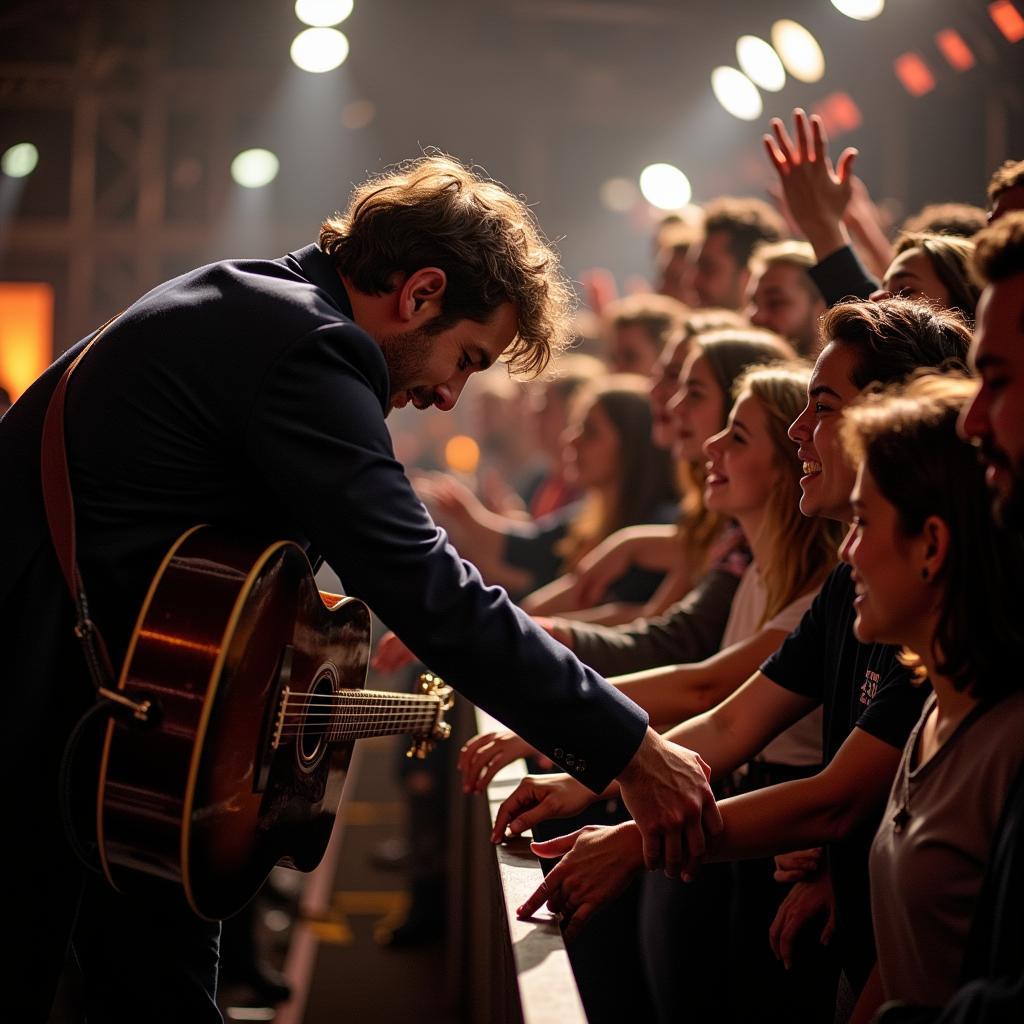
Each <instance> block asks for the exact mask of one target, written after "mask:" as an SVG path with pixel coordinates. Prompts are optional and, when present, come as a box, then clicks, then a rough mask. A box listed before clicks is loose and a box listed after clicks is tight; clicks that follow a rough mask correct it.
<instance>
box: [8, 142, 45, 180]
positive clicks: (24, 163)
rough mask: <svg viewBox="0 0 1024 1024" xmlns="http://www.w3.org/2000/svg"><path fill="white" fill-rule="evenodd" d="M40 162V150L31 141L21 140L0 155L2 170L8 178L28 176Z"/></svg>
mask: <svg viewBox="0 0 1024 1024" xmlns="http://www.w3.org/2000/svg"><path fill="white" fill-rule="evenodd" d="M38 163H39V150H38V149H36V147H35V146H33V145H32V143H31V142H19V143H17V144H16V145H13V146H11V148H10V149H8V150H7V152H6V153H4V155H3V156H2V157H0V171H3V172H4V174H6V175H7V177H8V178H26V177H28V175H30V174H31V173H32V172H33V171H34V170H35V169H36V164H38Z"/></svg>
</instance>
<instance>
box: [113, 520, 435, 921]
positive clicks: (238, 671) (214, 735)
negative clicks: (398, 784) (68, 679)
mask: <svg viewBox="0 0 1024 1024" xmlns="http://www.w3.org/2000/svg"><path fill="white" fill-rule="evenodd" d="M369 650H370V615H369V612H368V610H367V608H366V605H364V604H363V603H362V602H361V601H358V600H355V599H353V598H349V597H337V596H334V595H327V594H321V593H320V591H318V590H317V588H316V584H315V583H314V581H313V575H312V572H311V569H310V565H309V562H308V560H307V559H306V556H305V554H304V552H303V551H302V549H301V548H300V547H298V546H297V545H296V544H294V543H291V542H290V541H280V542H278V543H275V544H272V545H270V546H269V547H261V546H259V545H256V544H252V543H249V542H246V541H245V540H243V539H241V538H237V537H231V536H228V535H226V534H225V533H223V532H221V531H218V530H215V529H214V528H212V527H208V526H199V527H195V528H194V529H192V530H189V531H188V532H187V533H185V534H183V535H182V536H181V537H180V538H179V539H178V541H177V542H176V543H175V544H174V545H173V547H172V548H171V549H170V551H169V552H168V553H167V555H166V557H165V558H164V560H163V562H162V564H161V565H160V568H159V570H158V571H157V573H156V576H155V577H154V579H153V582H152V584H151V586H150V589H149V593H148V594H147V596H146V599H145V601H144V602H143V605H142V609H141V611H140V612H139V617H138V621H137V623H136V627H135V630H134V633H133V634H132V637H131V641H130V644H129V647H128V652H127V656H126V658H125V662H124V668H123V669H122V672H121V676H120V680H119V683H118V692H117V696H118V698H120V700H121V702H122V703H123V704H124V705H125V706H126V707H129V708H131V709H133V710H134V711H135V718H137V719H140V720H141V721H134V720H132V719H131V718H124V717H121V718H118V717H113V718H111V720H110V721H109V722H108V724H107V730H106V736H105V738H104V742H103V752H102V760H101V764H100V773H99V787H98V793H97V803H96V829H97V839H98V847H99V854H100V862H101V864H102V868H103V871H104V873H105V874H106V876H107V879H108V880H109V881H110V883H111V884H112V885H113V886H114V887H115V888H117V889H119V890H130V889H139V888H145V887H146V886H147V885H152V884H153V881H152V880H153V879H154V878H155V879H160V880H163V882H164V883H166V882H171V883H174V884H175V885H178V886H180V887H181V888H182V889H183V890H184V894H185V898H186V899H187V901H188V903H189V905H190V906H191V908H192V909H193V910H194V911H195V913H196V914H198V915H200V916H201V917H203V918H207V919H211V920H216V919H221V918H224V917H228V916H230V915H231V914H233V913H234V912H235V911H237V910H239V909H240V908H241V907H242V906H244V904H245V903H246V902H247V901H248V900H249V899H250V898H251V897H252V896H253V895H254V894H255V893H256V891H257V890H258V889H259V887H260V885H261V884H262V883H263V881H264V879H265V878H266V876H267V874H268V873H269V872H270V870H271V868H273V867H274V866H275V865H276V864H283V865H286V866H289V867H294V868H298V869H299V870H302V871H309V870H312V869H313V868H314V867H316V865H317V864H318V863H319V862H320V859H321V857H322V856H323V853H324V850H325V849H326V847H327V842H328V839H329V838H330V835H331V830H332V828H333V826H334V820H335V816H336V813H337V809H338V804H339V802H340V799H341V791H342V786H343V783H344V778H345V773H346V771H347V769H348V765H349V760H350V758H351V756H352V748H353V745H354V743H355V741H356V740H357V739H359V738H361V737H367V736H386V735H392V734H396V733H410V734H412V735H413V736H414V737H417V738H418V743H417V744H416V745H415V746H414V750H415V752H417V753H419V754H420V755H421V756H422V755H423V753H425V749H426V745H427V744H429V743H430V742H431V741H432V740H435V739H443V738H445V737H446V736H447V735H448V732H449V731H450V726H449V725H448V724H447V723H446V722H445V721H444V715H445V712H447V711H448V710H449V709H450V708H451V706H452V697H451V688H450V687H448V686H445V685H444V684H443V683H442V682H441V680H439V679H437V677H435V676H431V675H430V674H426V675H424V676H423V677H421V692H420V693H416V694H398V693H390V692H386V691H373V690H366V689H364V684H365V680H366V670H367V665H368V661H369ZM410 753H412V751H410Z"/></svg>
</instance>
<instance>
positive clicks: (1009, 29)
mask: <svg viewBox="0 0 1024 1024" xmlns="http://www.w3.org/2000/svg"><path fill="white" fill-rule="evenodd" d="M988 13H989V17H991V18H992V20H993V21H994V22H995V23H996V28H998V29H999V31H1000V32H1002V33H1003V35H1004V36H1006V38H1007V40H1008V41H1009V42H1011V43H1019V42H1020V41H1021V40H1022V39H1024V15H1021V13H1020V11H1018V10H1017V8H1016V7H1014V6H1013V4H1011V3H1010V0H996V2H995V3H994V4H989V5H988Z"/></svg>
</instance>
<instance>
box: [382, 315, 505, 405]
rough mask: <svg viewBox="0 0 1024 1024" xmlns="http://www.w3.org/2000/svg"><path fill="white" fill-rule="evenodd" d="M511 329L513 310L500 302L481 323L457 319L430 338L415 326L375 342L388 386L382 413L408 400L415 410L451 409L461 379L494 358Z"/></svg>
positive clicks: (464, 379)
mask: <svg viewBox="0 0 1024 1024" xmlns="http://www.w3.org/2000/svg"><path fill="white" fill-rule="evenodd" d="M517 328H518V318H517V316H516V309H515V306H513V305H512V303H511V302H506V303H504V304H503V305H501V306H499V307H498V309H497V310H496V311H495V313H494V314H493V316H492V317H491V318H490V320H489V321H487V322H486V323H477V321H475V320H460V321H459V322H458V323H456V324H455V325H453V326H452V327H448V328H446V329H445V330H443V331H439V332H438V333H436V334H430V333H428V332H427V330H426V329H424V328H419V329H415V330H410V331H406V332H404V333H402V334H394V335H390V336H386V337H383V338H380V339H378V342H379V344H380V347H381V351H382V352H383V353H384V359H385V361H386V362H387V364H388V375H389V377H390V382H391V400H390V404H389V410H388V411H390V410H391V409H401V408H403V407H404V406H406V405H408V404H409V403H410V402H411V403H412V404H413V405H414V406H415V407H416V408H417V409H429V408H430V407H431V406H437V408H438V409H441V410H442V411H443V412H448V411H449V410H451V409H454V408H455V403H456V402H457V401H458V400H459V395H461V394H462V389H463V388H464V387H465V386H466V381H467V380H469V378H470V376H471V375H472V374H474V373H477V372H479V371H480V370H486V369H487V367H488V366H490V365H491V364H492V363H494V362H496V361H497V360H498V357H499V356H500V355H501V354H502V352H504V351H505V349H507V348H508V347H509V345H511V344H512V341H513V340H514V339H515V336H516V330H517Z"/></svg>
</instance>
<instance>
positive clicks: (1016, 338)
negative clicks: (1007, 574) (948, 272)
mask: <svg viewBox="0 0 1024 1024" xmlns="http://www.w3.org/2000/svg"><path fill="white" fill-rule="evenodd" d="M971 365H972V366H973V367H974V369H975V370H976V371H977V373H978V375H979V377H980V378H981V383H980V385H979V387H978V393H977V395H975V397H974V399H973V401H972V402H970V404H969V405H968V406H967V407H966V408H965V409H964V411H963V413H961V416H960V432H961V434H962V435H963V436H964V437H966V438H967V439H968V440H969V441H972V442H973V443H974V444H976V445H977V446H978V452H979V455H980V457H981V458H982V460H983V461H984V462H985V463H986V465H987V467H988V468H987V469H986V471H985V482H986V483H987V484H988V486H989V488H990V490H991V492H992V502H993V508H994V511H995V514H996V516H997V517H998V518H999V519H1000V521H1001V522H1003V523H1004V524H1005V525H1007V526H1012V527H1014V528H1017V529H1019V528H1020V527H1022V526H1024V274H1016V275H1014V276H1013V277H1009V278H1006V279H1005V280H1003V281H999V282H997V283H996V284H992V285H989V286H988V287H987V288H986V289H985V291H984V292H983V293H982V296H981V302H980V303H979V304H978V320H977V329H976V330H975V334H974V339H973V341H972V343H971Z"/></svg>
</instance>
